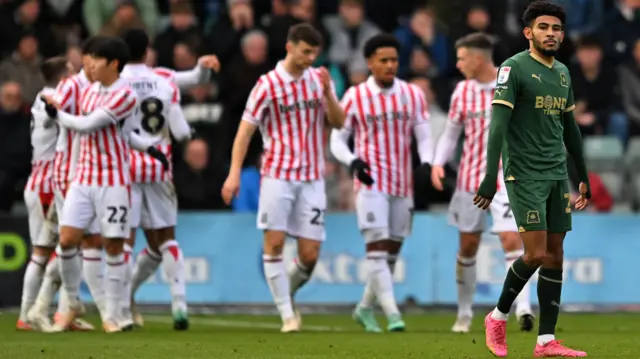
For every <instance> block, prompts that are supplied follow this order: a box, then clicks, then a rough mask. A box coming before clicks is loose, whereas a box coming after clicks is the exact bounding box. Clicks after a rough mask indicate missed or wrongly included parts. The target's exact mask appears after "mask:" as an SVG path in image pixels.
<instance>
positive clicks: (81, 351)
mask: <svg viewBox="0 0 640 359" xmlns="http://www.w3.org/2000/svg"><path fill="white" fill-rule="evenodd" d="M15 319H16V318H15V316H14V315H7V314H5V315H0V338H1V340H0V358H2V359H4V358H7V359H33V358H43V359H45V358H46V359H55V358H60V359H63V358H65V359H66V358H69V359H76V358H83V359H89V358H92V359H101V358H122V359H133V358H145V359H146V358H149V359H164V358H170V359H190V358H207V359H210V358H220V359H233V358H243V359H250V358H265V359H275V358H296V359H324V358H346V359H360V358H362V359H365V358H366V359H373V358H381V359H390V358H428V359H445V358H447V359H449V358H451V359H471V358H492V357H493V356H492V355H490V354H489V352H488V351H487V349H486V347H485V345H484V331H483V326H482V316H481V315H479V314H478V317H477V318H476V320H475V323H474V327H473V332H472V333H470V334H453V333H450V332H449V329H450V326H451V325H452V323H453V320H454V316H453V315H452V314H428V315H411V316H406V318H405V319H406V323H407V330H408V331H407V332H406V333H383V334H369V333H363V332H362V331H361V330H360V327H358V326H357V325H355V324H354V323H353V322H352V321H351V319H350V318H349V317H348V316H336V315H313V316H312V315H308V316H305V317H304V324H305V328H306V330H305V332H303V333H298V334H281V333H279V332H278V330H279V319H278V318H276V317H265V316H246V315H242V316H240V315H222V316H206V317H205V316H201V317H193V318H191V329H190V330H189V331H187V332H174V331H173V330H172V326H171V319H170V318H168V317H165V316H147V317H146V320H147V323H146V326H145V328H144V329H139V330H136V331H134V332H130V333H118V334H110V335H107V334H104V333H102V332H95V333H62V334H42V333H25V332H16V330H15V329H14V328H15ZM88 319H90V321H92V322H93V323H95V324H98V323H99V322H98V320H97V318H95V317H90V318H88ZM381 324H383V323H381ZM557 337H558V339H562V340H565V344H567V345H569V346H573V347H575V348H577V349H582V350H586V351H587V352H588V353H589V357H590V358H603V359H614V358H615V359H622V358H634V359H638V358H640V346H639V345H638V344H637V343H638V338H639V337H640V315H636V314H602V315H597V314H562V315H561V317H560V322H559V324H558V332H557ZM535 340H536V333H521V332H519V330H518V327H517V324H516V322H515V319H511V322H510V323H509V333H508V341H509V349H510V351H509V354H510V355H509V358H531V357H532V352H533V346H534V344H535Z"/></svg>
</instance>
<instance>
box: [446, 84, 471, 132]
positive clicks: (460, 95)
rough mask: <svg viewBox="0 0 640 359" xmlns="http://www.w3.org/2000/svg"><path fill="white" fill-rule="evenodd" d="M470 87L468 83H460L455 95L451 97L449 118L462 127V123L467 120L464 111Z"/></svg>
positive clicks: (454, 92) (454, 91)
mask: <svg viewBox="0 0 640 359" xmlns="http://www.w3.org/2000/svg"><path fill="white" fill-rule="evenodd" d="M468 86H469V82H468V81H460V82H458V84H457V85H456V88H455V90H453V94H452V95H451V101H450V103H449V114H448V118H449V121H451V122H453V123H455V124H456V125H462V122H463V121H464V118H465V114H464V111H463V108H464V101H465V98H464V96H465V93H466V92H467V88H468Z"/></svg>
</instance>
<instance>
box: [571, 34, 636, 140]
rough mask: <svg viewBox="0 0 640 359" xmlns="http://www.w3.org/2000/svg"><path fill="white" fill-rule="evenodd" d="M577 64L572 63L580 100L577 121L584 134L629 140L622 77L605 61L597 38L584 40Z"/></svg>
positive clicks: (577, 96) (576, 89) (573, 77)
mask: <svg viewBox="0 0 640 359" xmlns="http://www.w3.org/2000/svg"><path fill="white" fill-rule="evenodd" d="M576 58H577V60H578V61H577V64H576V65H574V66H571V81H572V84H573V89H574V96H575V100H576V111H575V116H576V121H577V122H578V125H579V126H580V130H581V132H582V134H583V135H593V134H605V133H606V134H612V135H615V136H617V137H618V138H620V140H622V141H623V142H626V139H627V118H626V116H625V115H624V113H622V111H621V103H620V101H619V98H620V92H619V87H618V76H617V74H616V69H615V67H614V66H610V65H607V64H606V63H605V62H604V54H603V50H602V47H601V45H600V43H599V41H598V39H597V38H594V37H585V38H583V39H582V40H580V42H579V44H578V48H577V53H576Z"/></svg>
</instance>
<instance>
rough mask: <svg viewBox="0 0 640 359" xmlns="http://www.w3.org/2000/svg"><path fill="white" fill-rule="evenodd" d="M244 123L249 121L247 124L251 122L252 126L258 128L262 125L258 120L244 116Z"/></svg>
mask: <svg viewBox="0 0 640 359" xmlns="http://www.w3.org/2000/svg"><path fill="white" fill-rule="evenodd" d="M242 121H247V122H249V123H250V124H252V125H256V126H258V125H259V124H260V122H259V121H257V120H256V119H254V118H251V117H244V116H243V117H242Z"/></svg>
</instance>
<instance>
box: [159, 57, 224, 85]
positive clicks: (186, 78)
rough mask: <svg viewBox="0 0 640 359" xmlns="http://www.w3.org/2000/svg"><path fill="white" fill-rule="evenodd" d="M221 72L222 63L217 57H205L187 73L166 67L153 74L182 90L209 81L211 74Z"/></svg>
mask: <svg viewBox="0 0 640 359" xmlns="http://www.w3.org/2000/svg"><path fill="white" fill-rule="evenodd" d="M209 70H213V71H214V72H220V61H218V57H217V56H215V55H204V56H201V57H200V58H199V59H198V65H197V66H196V67H194V68H193V69H191V70H187V71H174V70H171V69H167V68H165V67H155V68H154V69H153V72H155V73H156V74H157V75H159V76H161V77H163V78H165V79H166V80H167V81H169V82H171V83H174V84H175V85H176V86H178V88H179V89H181V90H186V89H189V88H191V87H193V86H196V85H199V84H203V83H205V82H207V81H209V77H210V75H211V72H210V71H209Z"/></svg>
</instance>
